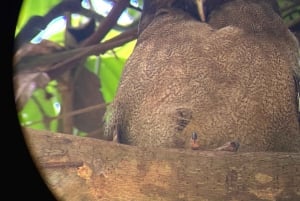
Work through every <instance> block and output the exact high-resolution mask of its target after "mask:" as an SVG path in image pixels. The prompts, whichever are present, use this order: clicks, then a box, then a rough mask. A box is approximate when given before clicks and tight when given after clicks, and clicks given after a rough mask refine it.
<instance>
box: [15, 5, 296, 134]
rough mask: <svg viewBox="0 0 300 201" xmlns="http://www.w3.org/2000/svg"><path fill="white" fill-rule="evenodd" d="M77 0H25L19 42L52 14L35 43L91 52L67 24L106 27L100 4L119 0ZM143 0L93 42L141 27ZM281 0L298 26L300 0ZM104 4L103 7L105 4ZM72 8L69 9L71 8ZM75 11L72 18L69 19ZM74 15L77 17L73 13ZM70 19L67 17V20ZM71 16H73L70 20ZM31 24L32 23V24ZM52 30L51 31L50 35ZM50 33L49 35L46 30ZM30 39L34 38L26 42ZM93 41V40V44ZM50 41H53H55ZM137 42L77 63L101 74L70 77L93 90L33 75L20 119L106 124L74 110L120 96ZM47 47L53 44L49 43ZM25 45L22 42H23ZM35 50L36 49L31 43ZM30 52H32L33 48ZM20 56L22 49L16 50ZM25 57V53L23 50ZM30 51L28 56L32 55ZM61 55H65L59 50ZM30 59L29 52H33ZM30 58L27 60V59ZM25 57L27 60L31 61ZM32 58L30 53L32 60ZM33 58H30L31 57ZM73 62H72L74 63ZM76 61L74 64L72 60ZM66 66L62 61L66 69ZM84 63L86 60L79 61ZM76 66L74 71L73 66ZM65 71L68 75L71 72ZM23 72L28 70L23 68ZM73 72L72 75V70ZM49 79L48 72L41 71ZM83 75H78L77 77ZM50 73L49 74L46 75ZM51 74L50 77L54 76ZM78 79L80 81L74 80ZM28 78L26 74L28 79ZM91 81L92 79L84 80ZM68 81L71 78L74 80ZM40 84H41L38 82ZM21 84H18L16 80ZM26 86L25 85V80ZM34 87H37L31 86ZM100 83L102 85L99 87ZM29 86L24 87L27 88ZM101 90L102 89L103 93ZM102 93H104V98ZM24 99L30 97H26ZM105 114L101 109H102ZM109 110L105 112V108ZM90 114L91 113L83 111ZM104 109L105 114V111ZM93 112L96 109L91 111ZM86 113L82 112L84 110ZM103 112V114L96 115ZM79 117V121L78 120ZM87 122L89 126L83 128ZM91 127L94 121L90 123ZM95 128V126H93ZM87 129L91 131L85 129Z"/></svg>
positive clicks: (38, 123) (39, 125)
mask: <svg viewBox="0 0 300 201" xmlns="http://www.w3.org/2000/svg"><path fill="white" fill-rule="evenodd" d="M68 2H72V4H74V5H75V4H76V5H78V2H79V1H78V0H69V1H63V0H47V1H36V0H24V1H23V5H22V7H21V10H20V15H19V20H18V23H17V27H16V33H15V34H16V44H18V42H20V41H18V40H17V38H18V35H21V34H20V32H22V31H24V30H25V28H28V27H29V29H33V28H34V27H31V26H29V23H30V20H32V19H33V18H34V17H36V16H41V17H44V19H45V18H47V20H48V22H47V24H44V26H45V27H44V28H45V29H44V30H39V31H38V32H37V33H36V34H38V35H36V34H35V35H32V37H31V38H30V40H31V39H34V40H32V42H34V43H37V44H41V43H39V42H40V40H41V39H47V40H49V41H51V42H53V43H55V44H56V45H59V46H60V47H61V48H62V49H63V51H62V50H61V48H60V47H55V48H54V50H53V49H52V50H47V51H48V52H47V51H46V52H47V54H52V53H53V56H54V57H55V56H56V55H55V54H54V53H57V52H58V53H59V52H60V51H62V52H64V53H68V50H70V51H72V50H76V49H77V50H78V51H77V52H75V53H72V52H70V53H72V54H68V55H69V56H67V57H65V58H63V60H66V59H68V58H69V57H72V55H76V54H77V53H78V52H85V51H87V50H86V49H83V47H84V46H80V45H79V46H78V44H77V45H76V44H75V45H74V44H72V42H71V43H70V41H68V39H70V38H71V39H73V40H74V38H72V37H70V36H69V35H70V34H69V31H68V29H67V28H66V23H69V24H71V25H72V26H73V27H74V28H80V27H81V26H82V25H84V24H86V23H87V22H88V21H89V19H91V17H93V18H94V19H96V23H95V24H96V25H95V26H96V29H97V28H99V27H100V25H101V23H102V22H103V21H104V20H105V18H106V17H107V13H108V11H107V10H106V11H103V10H102V11H101V12H103V13H106V15H104V14H103V13H102V14H99V9H97V8H98V7H99V6H97V5H99V3H108V4H109V5H111V6H116V4H115V3H113V2H114V1H108V0H82V2H81V3H80V4H79V6H80V9H79V10H78V8H77V7H76V6H75V7H74V8H73V7H72V6H69V4H68V6H65V7H63V6H61V5H63V3H68ZM119 2H125V0H120V1H119ZM142 3H143V0H136V1H131V7H127V8H126V9H125V10H124V11H123V13H122V15H125V16H126V17H131V18H132V19H133V20H132V22H130V23H129V24H126V23H123V24H122V22H120V15H119V20H118V22H117V23H116V25H114V26H113V27H111V28H110V29H109V32H108V33H107V34H104V36H105V37H104V38H103V39H102V40H101V41H98V42H97V43H93V44H100V43H103V42H105V41H108V40H109V39H112V38H115V37H117V36H118V35H120V33H123V32H126V31H127V30H129V29H130V28H134V27H135V28H136V27H137V22H138V20H139V17H140V14H141V13H140V11H141V7H142ZM278 3H279V5H280V9H281V12H282V16H283V18H284V19H285V21H286V23H287V24H288V26H290V27H297V25H298V21H299V20H297V19H299V13H300V12H299V9H300V8H299V3H298V1H295V0H278ZM85 4H89V8H83V7H84V5H85ZM133 5H134V6H135V7H138V8H137V9H133V7H134V6H133ZM57 6H61V7H62V8H64V9H65V10H63V11H64V12H60V13H56V15H53V13H54V11H53V10H54V8H55V7H57ZM100 7H101V6H100ZM66 8H68V9H69V10H66ZM68 16H69V18H68ZM70 16H71V17H70ZM57 19H60V21H63V22H64V23H62V24H61V25H60V27H59V28H57V27H56V28H55V30H54V32H53V29H54V28H53V26H51V25H53V24H55V20H56V21H57ZM61 19H65V20H61ZM68 19H69V21H68ZM26 26H27V27H26ZM49 33H51V34H49ZM43 34H44V35H43ZM26 42H29V41H26ZM93 44H89V45H93ZM50 46H53V45H51V44H50ZM134 46H135V40H131V42H127V43H125V44H124V45H121V46H115V47H112V48H111V49H110V50H109V51H104V52H101V51H100V52H97V51H96V52H95V51H94V52H92V53H90V54H87V55H86V56H85V57H82V58H81V60H79V61H78V62H77V64H78V65H79V64H83V66H84V68H85V69H87V70H88V72H90V73H92V74H93V75H96V77H97V78H98V79H97V83H96V82H95V80H94V78H93V77H91V75H88V74H84V75H85V76H83V74H82V73H80V72H79V73H78V74H79V75H82V76H83V77H80V76H79V78H80V79H82V82H80V80H79V81H75V78H74V77H72V78H68V79H69V81H70V79H71V81H72V82H73V84H74V86H73V87H74V88H75V89H76V86H78V88H80V90H81V91H85V88H86V87H88V85H87V84H84V82H88V81H90V85H89V87H90V86H94V87H95V88H96V89H94V90H92V91H88V90H86V92H80V93H77V94H76V90H74V88H73V91H74V92H73V93H75V94H72V93H70V92H65V91H62V90H61V89H60V87H61V85H62V83H63V81H62V80H64V79H65V78H62V77H63V76H57V75H56V76H54V77H52V78H51V81H50V82H48V83H47V85H46V86H43V87H38V86H35V87H34V88H32V84H33V83H34V82H33V81H32V80H31V81H30V82H28V81H25V82H28V86H27V88H25V89H26V90H23V91H22V93H23V94H26V93H27V94H26V96H28V97H30V98H29V99H28V100H27V101H26V102H25V103H24V106H22V107H20V108H19V119H20V124H21V125H23V126H28V127H31V128H36V129H47V130H52V131H63V130H61V129H62V128H61V125H62V124H63V123H62V121H65V119H64V116H68V115H70V116H72V117H74V122H73V125H72V127H73V129H72V133H73V134H76V133H87V132H90V131H86V130H85V128H84V126H83V127H82V125H81V126H80V125H79V124H78V122H82V124H87V125H89V124H88V123H89V122H88V121H90V122H93V121H94V124H95V123H97V122H98V124H99V125H100V124H101V123H100V122H102V119H99V117H97V118H95V119H94V120H93V118H90V117H88V118H90V120H88V121H82V118H78V119H77V120H76V118H75V116H74V115H73V112H76V109H83V108H88V107H90V106H93V104H94V105H95V104H96V103H99V104H101V103H106V104H107V103H110V102H111V101H112V100H113V98H114V95H115V92H116V89H117V86H118V83H119V78H120V76H121V73H122V69H123V66H124V64H125V62H126V60H127V58H128V57H129V55H130V54H131V52H132V50H133V48H134ZM39 48H40V49H37V50H35V53H34V54H36V55H39V53H40V52H42V51H41V49H42V50H44V49H43V48H45V47H39ZM46 48H48V47H47V46H46ZM19 49H21V47H19ZM29 49H30V48H29ZM26 51H27V53H26V54H29V55H30V54H33V53H32V52H30V51H31V50H30V51H29V50H26ZM28 51H29V53H28ZM16 55H17V54H16ZM70 55H71V56H70ZM23 56H24V55H23ZM26 56H28V55H25V56H24V57H26ZM58 56H59V55H58ZM27 58H29V57H27ZM24 60H25V61H26V59H24ZM24 60H22V61H23V62H20V63H21V64H22V63H25V66H26V62H24ZM28 60H30V58H29V59H28ZM33 60H38V59H37V58H36V57H35V58H31V61H33ZM41 60H44V58H41ZM63 60H62V59H60V60H58V62H56V63H52V64H49V65H46V64H45V62H44V63H43V66H42V67H41V66H35V67H32V69H31V71H33V72H35V73H37V72H38V71H39V70H40V69H43V70H45V69H46V70H47V72H48V71H49V69H50V68H51V66H55V65H59V64H60V63H62V62H63ZM29 63H30V62H29ZM68 65H70V64H68ZM72 65H74V64H72ZM62 66H63V65H61V66H60V68H61V67H62ZM79 66H80V65H79ZM20 68H21V65H16V74H18V73H19V71H21V70H20ZM68 71H71V70H68ZM63 74H66V73H65V72H64V73H63ZM21 75H22V76H23V75H24V74H22V73H21ZM69 76H70V75H69ZM41 77H42V78H44V76H41ZM77 77H78V76H77ZM46 78H47V77H46ZM49 79H50V78H49ZM73 79H74V80H73ZM25 80H26V79H25ZM83 80H87V81H83ZM69 81H68V82H69ZM19 82H21V85H22V84H23V83H22V82H23V80H22V81H20V80H19ZM34 84H36V85H38V84H39V83H34ZM16 85H17V83H16ZM23 85H24V84H23ZM28 87H29V88H28ZM30 87H31V88H30ZM97 87H98V88H97ZM23 89H24V88H23ZM98 92H99V94H97V93H98ZM68 96H69V98H70V97H75V98H77V100H78V99H82V98H84V99H94V101H93V100H87V101H86V100H85V101H82V103H80V105H79V106H78V104H77V105H76V100H72V101H73V103H69V102H66V97H68ZM100 96H101V97H100ZM97 101H98V102H97ZM23 102H24V101H23ZM69 104H72V105H73V107H71V108H69V110H68V111H67V113H65V112H63V108H68V105H69ZM98 112H99V114H100V113H101V112H100V111H98ZM102 112H103V111H102ZM82 113H86V112H82ZM101 114H102V113H101ZM90 115H91V114H90ZM79 116H80V115H79ZM96 116H97V115H96ZM76 122H77V123H76ZM79 127H81V128H82V129H83V130H81V129H79ZM86 127H88V126H86ZM91 127H93V126H91ZM84 130H85V131H84Z"/></svg>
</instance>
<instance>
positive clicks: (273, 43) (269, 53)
mask: <svg viewBox="0 0 300 201" xmlns="http://www.w3.org/2000/svg"><path fill="white" fill-rule="evenodd" d="M148 2H151V1H148ZM152 2H153V1H152ZM158 2H159V1H158ZM165 2H166V1H165ZM170 2H171V3H169V4H168V3H164V4H160V5H162V6H157V5H155V3H147V1H145V9H144V10H145V12H144V13H143V15H142V21H141V27H140V30H139V35H138V39H137V44H136V47H135V49H134V51H133V52H132V54H131V56H130V57H129V59H128V60H127V62H126V65H125V67H124V70H123V73H122V76H121V80H120V83H119V87H118V90H117V93H116V96H115V98H114V101H113V102H112V103H111V105H110V106H109V107H108V108H107V111H106V114H105V131H104V132H105V135H107V136H112V138H114V140H115V141H117V142H119V143H123V144H128V145H133V146H140V147H164V148H184V149H185V148H191V147H192V148H199V149H204V150H210V149H213V150H230V151H236V150H237V149H239V151H285V152H298V151H300V131H299V130H300V128H299V121H298V109H297V108H298V106H297V91H296V83H295V79H296V80H297V79H298V78H299V75H300V74H299V63H298V60H299V53H298V48H299V47H298V41H297V39H296V38H295V36H294V35H293V34H292V33H291V32H290V30H289V29H288V27H287V25H286V24H285V23H284V21H283V19H282V18H281V17H280V13H279V12H278V5H277V4H276V1H273V0H223V1H222V0H218V1H217V0H210V1H208V0H207V1H205V2H204V4H203V2H202V1H191V0H190V1H186V2H188V3H184V2H183V1H170ZM216 2H217V3H216ZM184 4H186V5H185V6H184ZM147 8H149V9H148V10H147ZM195 8H196V10H195Z"/></svg>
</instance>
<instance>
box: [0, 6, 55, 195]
mask: <svg viewBox="0 0 300 201" xmlns="http://www.w3.org/2000/svg"><path fill="white" fill-rule="evenodd" d="M21 5H22V1H21V0H12V1H6V2H5V3H4V4H3V5H2V8H1V10H2V12H1V15H2V16H1V18H0V19H2V23H1V31H0V32H1V35H2V39H3V40H2V41H3V43H2V45H1V48H2V50H1V58H2V59H1V61H2V65H1V69H2V70H4V71H5V72H1V73H0V76H1V79H0V80H1V82H2V81H3V82H4V83H2V85H1V86H2V91H1V92H2V93H0V94H1V95H2V97H1V100H2V101H1V106H2V108H3V109H2V110H1V113H2V114H1V117H2V118H1V120H0V122H2V126H4V128H3V129H1V131H2V136H1V137H2V141H1V142H2V144H1V145H2V146H1V148H2V151H1V156H3V157H4V160H3V161H1V169H2V171H1V173H2V176H3V177H4V182H3V183H2V184H3V185H2V187H1V188H2V189H3V188H4V189H7V190H2V192H3V193H4V194H7V196H5V195H3V194H2V195H1V196H2V197H8V199H9V200H43V201H47V200H51V201H52V200H56V199H55V197H54V196H53V195H52V193H51V192H50V190H49V189H48V188H47V186H46V184H45V183H44V181H43V179H42V177H41V176H40V174H39V172H38V170H37V168H36V166H35V164H34V163H33V161H32V158H31V156H30V154H29V152H28V149H27V146H26V143H25V141H24V138H23V134H22V130H21V128H20V125H19V121H18V117H17V110H16V105H15V102H14V92H13V82H12V74H13V68H12V58H13V49H14V48H13V47H14V32H15V27H16V22H17V20H18V15H19V11H20V8H21ZM3 138H4V139H3ZM3 168H4V170H3ZM2 181H3V180H2Z"/></svg>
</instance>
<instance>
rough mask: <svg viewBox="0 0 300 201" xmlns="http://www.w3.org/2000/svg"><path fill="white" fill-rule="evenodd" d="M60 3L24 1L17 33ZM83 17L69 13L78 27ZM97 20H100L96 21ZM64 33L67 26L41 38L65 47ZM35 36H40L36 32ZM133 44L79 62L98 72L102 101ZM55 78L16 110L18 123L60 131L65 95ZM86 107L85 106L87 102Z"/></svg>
mask: <svg viewBox="0 0 300 201" xmlns="http://www.w3.org/2000/svg"><path fill="white" fill-rule="evenodd" d="M60 2H61V1H60V0H49V1H35V0H25V1H24V2H23V5H22V8H21V10H20V15H19V20H18V23H17V28H16V35H17V34H18V33H20V30H22V28H23V27H24V26H25V25H26V23H27V22H28V20H29V19H30V18H32V17H34V16H44V15H46V14H47V13H48V12H49V11H50V10H51V9H52V8H53V7H54V6H56V5H58V4H59V3H60ZM128 12H129V11H128ZM129 14H131V15H133V16H134V17H135V18H137V17H138V16H139V12H138V11H136V10H133V9H131V10H130V13H129ZM57 17H59V16H57ZM86 18H87V17H85V16H83V15H74V16H72V22H71V23H72V25H73V26H74V25H78V26H80V25H82V24H84V21H87V19H86ZM51 23H52V24H53V21H52V22H51ZM51 23H49V24H51ZM97 23H98V22H97ZM99 23H101V22H100V21H99ZM50 29H51V28H50ZM52 29H53V28H52ZM124 30H126V29H124ZM124 30H123V31H124ZM66 32H67V30H66V28H63V29H60V30H57V31H56V32H54V33H53V34H52V35H49V36H46V38H44V39H47V40H49V41H51V42H53V43H57V44H59V45H61V46H63V47H66V43H67V42H66ZM121 32H122V31H120V29H118V30H117V29H111V30H110V31H109V33H108V34H107V35H106V36H105V38H104V39H103V41H107V40H109V39H111V38H114V37H115V36H117V35H119V34H120V33H121ZM40 33H41V32H40ZM38 37H43V36H41V35H39V36H38ZM38 37H37V36H36V37H35V39H37V38H38ZM16 43H18V41H16ZM134 45H135V40H133V41H131V42H128V43H126V44H124V45H123V46H120V47H116V48H114V49H112V50H111V51H107V52H105V53H104V54H93V55H90V56H88V57H86V59H84V61H82V62H83V63H84V66H85V68H86V69H88V70H89V72H92V73H93V74H95V75H97V77H98V81H99V86H101V87H100V88H99V89H98V90H99V92H101V94H102V96H103V100H104V102H105V103H109V102H111V101H112V99H113V97H114V94H115V92H116V89H117V86H118V81H119V78H120V75H121V72H122V68H123V66H124V64H125V61H126V60H127V58H128V57H129V55H130V54H131V52H132V50H133V48H134ZM20 49H21V48H20ZM75 49H76V48H75ZM17 67H18V66H17ZM17 73H18V68H16V74H17ZM57 79H60V78H57ZM57 79H52V80H51V81H50V82H49V83H48V84H47V85H46V86H45V87H43V88H39V87H37V88H36V89H35V90H34V92H33V93H32V96H31V97H30V98H29V99H28V101H27V102H26V103H25V105H24V107H21V108H20V110H19V120H20V124H21V125H23V126H27V127H31V128H35V129H47V130H52V131H59V124H60V123H61V122H60V121H61V119H62V118H60V116H61V115H62V107H65V105H64V103H63V98H62V96H63V95H66V94H62V92H61V91H60V90H59V86H58V85H59V84H58V82H59V81H58V80H57ZM96 86H97V85H96ZM99 104H100V102H99ZM86 107H88V106H87V105H86ZM69 112H72V111H69ZM98 121H99V125H100V124H101V122H100V121H101V119H100V120H99V119H98ZM78 132H79V133H85V132H82V131H80V130H79V129H78V128H76V125H74V126H73V134H76V133H78Z"/></svg>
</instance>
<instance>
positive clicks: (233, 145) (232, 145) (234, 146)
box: [216, 141, 240, 152]
mask: <svg viewBox="0 0 300 201" xmlns="http://www.w3.org/2000/svg"><path fill="white" fill-rule="evenodd" d="M239 147H240V143H238V142H236V141H230V142H226V143H225V144H224V145H223V146H221V147H218V148H216V150H217V151H231V152H236V151H237V150H238V149H239Z"/></svg>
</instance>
